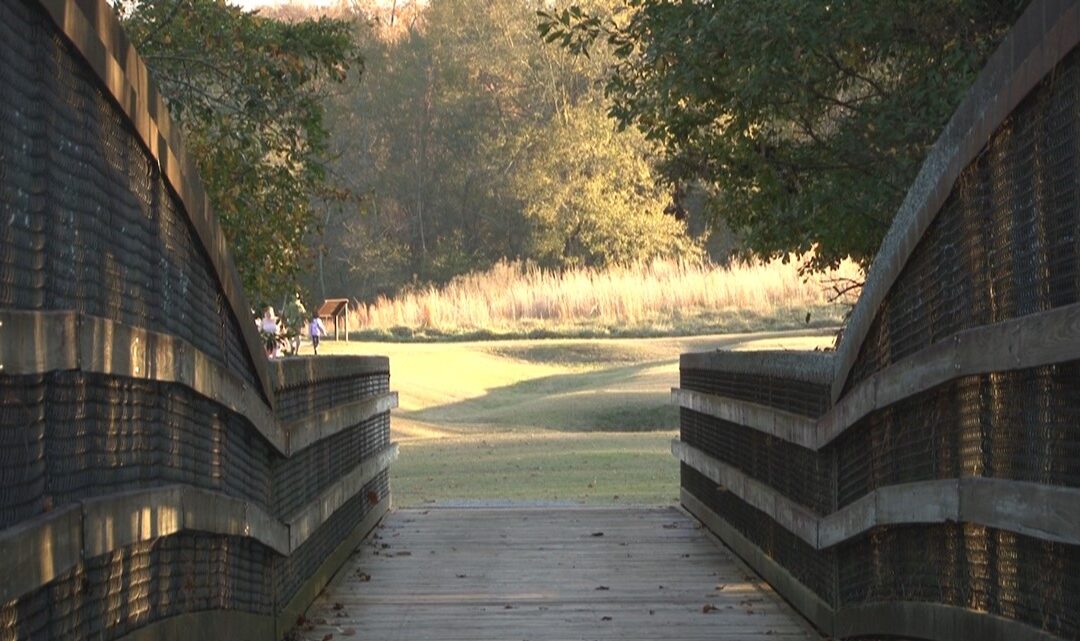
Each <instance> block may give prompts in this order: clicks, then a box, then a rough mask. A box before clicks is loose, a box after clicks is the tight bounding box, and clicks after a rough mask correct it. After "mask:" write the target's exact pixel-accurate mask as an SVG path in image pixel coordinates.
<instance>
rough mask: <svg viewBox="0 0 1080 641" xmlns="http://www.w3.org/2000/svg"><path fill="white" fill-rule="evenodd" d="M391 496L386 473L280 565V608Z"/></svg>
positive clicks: (347, 502)
mask: <svg viewBox="0 0 1080 641" xmlns="http://www.w3.org/2000/svg"><path fill="white" fill-rule="evenodd" d="M389 495H390V474H389V472H388V471H386V470H384V471H382V472H381V473H379V475H378V476H376V477H375V478H373V479H372V480H371V481H370V482H369V483H368V484H367V485H365V486H364V488H363V489H362V490H361V491H360V492H358V493H357V494H356V496H354V497H352V498H351V499H349V500H348V501H346V503H345V504H344V505H342V506H341V507H339V508H338V509H337V511H336V512H334V514H333V515H332V516H331V517H330V518H329V519H327V520H326V522H325V523H323V524H322V525H321V526H320V527H319V529H318V530H317V531H316V532H315V534H314V535H312V537H311V538H309V539H308V540H307V541H304V543H303V544H302V545H301V546H300V548H299V549H297V550H294V551H293V553H292V554H290V555H289V556H287V557H285V558H284V559H281V560H280V561H279V562H278V565H277V569H276V571H275V573H274V575H275V581H276V591H275V592H276V594H277V599H278V603H277V604H278V607H279V608H283V607H284V606H286V605H287V604H288V602H289V601H290V600H291V599H292V598H293V597H294V596H296V592H297V590H299V589H300V587H301V585H303V583H304V582H305V581H306V580H307V579H308V577H310V576H311V575H312V574H314V572H315V571H316V570H317V569H318V568H319V566H320V565H322V563H323V562H324V561H325V560H326V557H327V556H329V555H330V554H331V553H332V552H333V551H334V550H335V549H336V548H337V547H338V545H340V544H341V543H342V542H343V541H344V540H345V539H346V538H348V536H349V535H350V534H351V533H352V532H353V531H354V530H355V529H356V528H357V526H359V525H360V522H361V521H363V520H364V517H366V516H367V515H368V514H369V513H370V512H371V510H372V509H373V508H374V507H375V506H376V505H377V504H378V503H379V501H381V500H382V499H384V498H386V497H387V496H389Z"/></svg>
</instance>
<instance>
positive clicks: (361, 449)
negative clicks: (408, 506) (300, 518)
mask: <svg viewBox="0 0 1080 641" xmlns="http://www.w3.org/2000/svg"><path fill="white" fill-rule="evenodd" d="M389 445H390V414H389V412H387V413H384V414H379V415H377V416H373V417H371V418H369V419H367V420H366V421H362V422H360V423H358V424H356V425H354V426H352V427H349V428H347V429H344V430H342V431H340V432H338V433H337V434H334V435H332V436H329V437H327V438H324V439H322V440H320V441H318V442H316V443H314V444H312V445H311V446H310V447H307V448H305V449H303V450H301V451H300V452H297V453H296V454H294V455H292V456H290V457H289V458H282V459H278V460H277V461H276V462H275V464H274V514H276V515H277V516H278V518H281V519H285V518H287V517H289V515H291V514H292V513H293V512H295V511H296V510H298V509H299V508H301V507H303V506H304V505H307V504H308V503H310V502H311V501H312V500H313V499H314V498H315V497H317V496H318V495H319V493H320V492H322V491H323V490H325V489H326V488H328V487H330V486H331V485H333V484H334V483H335V482H337V481H338V480H339V479H341V477H342V476H344V475H346V474H348V473H349V472H350V471H352V470H353V469H355V468H356V466H357V465H359V464H360V463H361V462H362V461H363V460H364V459H366V458H368V457H370V456H372V455H374V454H375V453H377V452H379V451H380V450H382V449H383V448H385V447H387V446H389Z"/></svg>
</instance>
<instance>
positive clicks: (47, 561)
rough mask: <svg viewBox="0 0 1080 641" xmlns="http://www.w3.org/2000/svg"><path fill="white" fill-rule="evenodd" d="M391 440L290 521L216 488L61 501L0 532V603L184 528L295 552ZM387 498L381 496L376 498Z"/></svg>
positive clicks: (383, 463)
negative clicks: (98, 559)
mask: <svg viewBox="0 0 1080 641" xmlns="http://www.w3.org/2000/svg"><path fill="white" fill-rule="evenodd" d="M397 454H398V446H397V444H396V443H394V444H391V445H390V446H388V447H385V448H383V450H381V451H380V452H379V453H378V454H375V455H373V456H370V457H368V458H366V459H364V460H363V461H362V462H361V463H360V465H358V466H357V467H356V468H355V469H353V471H351V472H349V473H348V474H347V475H345V476H344V477H342V478H341V479H339V480H338V481H337V482H336V483H335V484H334V485H333V486H331V487H330V488H328V489H327V490H325V491H324V492H322V493H321V494H320V495H319V497H318V498H316V499H313V500H312V502H311V503H310V504H309V505H308V506H306V507H305V508H304V509H302V510H301V511H300V512H299V513H298V515H297V516H296V517H294V518H293V519H292V520H290V521H289V522H288V523H283V522H281V521H280V520H278V519H277V518H275V517H274V516H273V515H271V514H270V513H268V512H267V511H266V510H264V509H263V508H261V507H260V506H258V505H256V504H254V503H252V502H250V501H245V500H243V499H238V498H235V497H232V496H229V495H227V494H223V493H221V492H214V491H210V490H203V489H199V488H194V487H190V486H186V485H164V486H158V487H153V488H147V489H143V490H135V491H131V492H118V493H115V494H108V495H105V496H100V497H95V498H92V499H86V500H83V501H78V502H75V503H72V504H70V505H65V506H63V507H62V508H60V509H57V510H54V511H52V512H48V513H45V514H42V515H40V516H38V517H35V518H33V519H30V520H28V521H25V522H23V523H19V524H18V525H15V526H12V527H10V528H7V529H5V530H3V531H0V576H3V577H5V580H4V581H0V603H6V602H7V601H10V600H12V599H15V598H18V597H20V596H22V595H23V594H26V593H27V592H30V591H32V590H35V589H37V588H39V587H41V586H43V585H46V584H48V583H49V582H50V581H52V580H53V579H55V578H57V577H58V576H60V575H62V574H63V573H64V572H67V571H68V570H70V569H71V568H73V567H75V565H77V564H78V563H79V562H80V561H81V560H83V559H89V558H94V557H98V556H102V555H104V554H108V553H110V552H112V551H114V550H117V549H120V548H123V547H126V546H129V545H132V544H135V543H139V542H143V541H152V540H154V539H157V538H160V537H163V536H171V535H174V534H179V533H181V532H209V533H211V534H220V535H223V536H240V537H246V538H250V539H254V540H256V541H258V542H259V543H261V544H263V545H265V546H266V547H268V548H270V549H272V550H274V551H275V552H277V553H278V554H281V555H283V556H288V555H290V554H292V553H293V552H295V551H296V549H297V548H298V547H300V545H302V544H303V543H304V541H306V540H307V539H308V538H309V537H310V536H311V535H312V534H314V533H315V532H316V531H317V530H318V528H319V527H320V526H321V525H322V524H323V523H325V522H326V520H327V519H329V518H330V516H332V515H333V513H334V512H335V511H337V509H338V508H340V507H341V506H342V505H344V504H345V502H346V501H348V500H349V499H351V498H353V497H354V496H356V494H357V493H358V492H359V491H360V490H361V489H362V488H363V486H364V485H365V484H366V483H367V482H369V481H370V480H371V479H372V478H374V477H375V476H376V475H377V474H379V473H380V472H382V471H383V470H385V469H387V468H388V467H389V466H390V464H391V463H392V462H393V461H394V460H395V459H396V458H397ZM383 498H386V497H380V500H381V499H383Z"/></svg>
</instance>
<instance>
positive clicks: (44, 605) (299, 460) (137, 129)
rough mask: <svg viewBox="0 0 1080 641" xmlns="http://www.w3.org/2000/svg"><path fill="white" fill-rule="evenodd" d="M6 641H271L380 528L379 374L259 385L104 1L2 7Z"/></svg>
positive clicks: (269, 380) (238, 308) (0, 400)
mask: <svg viewBox="0 0 1080 641" xmlns="http://www.w3.org/2000/svg"><path fill="white" fill-rule="evenodd" d="M0 87H3V91H0V217H2V219H3V221H4V223H3V225H2V226H0V480H2V483H0V576H2V577H3V580H0V639H3V640H5V641H7V640H9V639H10V640H14V639H91V638H92V639H120V638H125V639H225V638H228V639H238V640H243V639H251V640H270V639H278V638H281V636H282V635H284V634H285V633H286V632H287V631H288V630H289V629H290V628H292V627H293V625H294V624H295V622H296V620H297V617H298V616H299V614H300V613H301V612H302V611H303V610H304V608H305V607H306V606H307V605H308V604H309V603H310V602H311V600H312V599H313V598H314V597H315V596H316V595H317V594H318V592H319V591H320V590H321V589H322V587H323V586H324V585H325V584H326V582H327V581H328V580H329V578H330V576H331V575H332V574H333V572H334V571H336V570H337V569H338V568H339V567H340V565H341V563H342V562H343V561H344V559H345V557H346V556H347V555H348V554H349V553H350V552H351V551H352V550H353V549H355V547H356V545H357V543H358V542H359V540H360V539H361V538H362V537H363V536H364V535H365V534H366V533H368V532H369V531H370V530H371V529H372V528H373V527H374V526H375V524H376V523H377V521H378V520H379V518H380V517H381V516H382V514H383V513H385V511H386V510H387V509H388V507H389V505H390V489H389V485H388V473H389V472H388V470H389V466H390V464H391V463H392V461H393V460H394V458H395V457H396V454H397V449H396V446H395V445H394V444H392V443H391V442H390V432H389V411H390V409H391V408H392V407H394V406H395V405H396V402H397V397H396V395H395V394H394V393H392V392H390V391H389V363H388V361H387V359H386V358H381V357H320V358H315V359H312V358H296V359H286V360H283V361H279V362H274V363H269V362H268V361H267V360H266V358H265V356H264V355H263V353H262V348H261V346H260V344H259V340H258V337H257V335H256V333H255V328H254V325H253V322H252V318H251V307H250V305H249V304H248V303H247V301H246V299H245V297H244V294H243V291H242V289H241V287H240V285H239V279H238V277H237V275H236V271H235V269H234V267H233V264H232V259H231V257H230V255H229V253H228V251H227V249H226V244H225V240H224V238H223V237H222V235H221V230H220V228H219V226H218V225H217V222H216V219H215V218H214V216H213V213H212V212H211V211H210V209H209V207H208V205H207V199H206V196H205V193H204V192H203V190H202V187H201V186H200V182H199V178H198V175H197V173H196V172H195V171H194V168H193V166H192V165H191V163H190V162H189V161H188V160H187V159H186V157H185V155H184V152H183V146H182V144H181V142H180V139H179V135H178V132H177V131H176V130H175V129H174V128H173V127H172V126H171V125H170V122H169V119H168V114H167V111H166V108H165V106H164V103H163V102H162V101H161V99H160V97H159V96H158V95H157V93H156V90H155V88H154V86H153V83H151V82H150V80H149V77H148V73H147V70H146V68H145V66H144V65H143V64H142V62H141V61H140V59H139V57H138V55H137V54H136V53H135V51H134V50H133V49H132V48H131V46H130V44H129V43H128V42H127V40H126V38H125V37H124V35H123V33H122V31H121V30H120V29H119V26H118V24H117V22H116V20H115V18H114V16H113V14H112V11H111V9H110V8H109V7H108V6H107V5H106V4H105V2H104V1H99V0H41V1H40V2H39V1H38V0H0Z"/></svg>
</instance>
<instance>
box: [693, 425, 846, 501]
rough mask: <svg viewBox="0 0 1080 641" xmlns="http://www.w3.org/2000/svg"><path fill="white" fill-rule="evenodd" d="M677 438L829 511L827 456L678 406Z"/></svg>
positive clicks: (831, 493) (783, 491) (829, 472)
mask: <svg viewBox="0 0 1080 641" xmlns="http://www.w3.org/2000/svg"><path fill="white" fill-rule="evenodd" d="M679 416H680V419H679V422H680V425H681V430H682V431H681V434H680V436H679V438H680V440H682V441H683V442H684V443H686V444H688V445H691V446H693V447H696V448H698V449H699V450H701V451H703V452H705V453H706V454H708V455H710V456H712V457H714V458H716V459H719V460H721V461H723V462H724V463H727V464H728V465H731V466H733V467H735V468H737V469H739V470H741V471H742V472H744V473H746V474H747V475H748V476H751V477H753V478H754V479H757V480H758V481H761V482H763V483H765V484H767V485H770V486H772V487H774V488H776V490H777V491H779V492H780V493H781V494H783V495H784V496H786V497H788V498H789V499H791V500H793V501H796V502H797V503H801V504H802V505H805V506H806V507H808V508H810V509H811V510H813V511H815V512H817V513H818V514H823V515H824V514H829V513H830V512H832V511H833V510H834V509H835V506H834V505H833V492H832V481H831V472H832V470H831V466H830V462H829V458H828V455H827V454H825V455H823V454H820V453H818V452H814V451H813V450H809V449H806V448H804V447H800V446H798V445H795V444H793V443H789V442H787V441H785V440H783V439H779V438H776V437H775V436H769V435H768V434H765V433H763V432H759V431H757V430H752V429H747V428H745V427H743V426H742V425H739V424H738V423H732V422H729V421H725V420H722V419H718V418H715V417H712V416H709V415H707V414H701V413H699V412H695V411H693V410H688V409H685V408H682V409H680V410H679Z"/></svg>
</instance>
